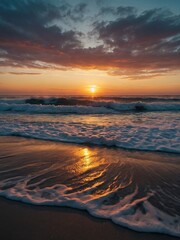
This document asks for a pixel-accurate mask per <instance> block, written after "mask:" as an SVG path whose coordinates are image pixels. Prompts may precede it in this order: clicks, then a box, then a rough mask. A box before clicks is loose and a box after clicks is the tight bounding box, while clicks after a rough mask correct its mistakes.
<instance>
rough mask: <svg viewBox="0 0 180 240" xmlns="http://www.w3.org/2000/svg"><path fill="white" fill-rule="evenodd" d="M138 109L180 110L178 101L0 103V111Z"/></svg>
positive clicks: (62, 112) (116, 110) (56, 112)
mask: <svg viewBox="0 0 180 240" xmlns="http://www.w3.org/2000/svg"><path fill="white" fill-rule="evenodd" d="M133 111H135V112H138V111H140V112H141V111H151V112H153V111H180V103H136V102H135V103H117V102H94V103H93V104H92V105H68V106H67V105H58V106H56V105H48V104H47V105H42V104H29V103H24V104H22V103H19V104H15V103H11V104H10V103H0V112H25V113H36V114H46V113H47V114H67V113H73V114H118V113H121V112H133Z"/></svg>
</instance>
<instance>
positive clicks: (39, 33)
mask: <svg viewBox="0 0 180 240" xmlns="http://www.w3.org/2000/svg"><path fill="white" fill-rule="evenodd" d="M87 8H88V6H87V4H85V3H80V4H77V5H73V6H71V5H70V4H68V3H66V2H63V3H61V4H60V5H54V4H53V3H50V1H49V3H48V2H47V1H46V2H45V1H35V0H31V1H28V0H24V1H23V0H9V1H7V0H6V1H5V0H1V1H0V57H1V66H11V67H30V68H37V69H48V68H52V69H62V67H66V68H86V69H103V70H106V71H108V72H109V74H111V75H124V76H129V77H130V78H131V76H134V79H136V77H137V78H138V77H139V78H141V77H143V78H146V77H152V76H157V75H160V74H163V73H166V72H167V71H170V70H177V69H179V57H180V16H176V15H174V14H172V13H171V12H169V11H165V10H162V9H153V10H149V11H145V12H143V13H141V14H137V12H136V9H135V8H133V7H121V6H119V7H118V8H117V9H115V8H104V7H103V8H101V10H100V15H101V16H104V15H106V14H109V13H110V14H112V15H113V18H112V19H111V21H108V20H107V18H106V17H105V16H104V17H103V19H102V20H101V21H100V20H98V21H96V22H95V23H94V24H92V27H93V28H94V29H93V31H92V29H89V31H90V30H91V31H92V32H91V34H92V33H93V36H96V37H97V42H98V40H100V41H101V45H97V46H96V45H95V46H94V47H91V48H85V47H83V44H82V42H81V37H84V36H85V34H84V33H83V32H82V30H81V31H80V30H79V28H78V22H80V21H81V22H82V21H83V19H85V17H86V15H85V14H86V12H87V11H88V9H87ZM100 15H99V16H100ZM95 20H96V19H95ZM67 21H71V23H72V22H74V24H75V25H74V26H76V29H78V32H77V31H76V30H74V29H75V28H74V29H70V30H64V29H65V28H64V24H65V23H67ZM88 24H89V23H88ZM68 26H69V27H70V26H72V25H71V24H69V25H68ZM72 28H73V27H72ZM87 42H88V39H87ZM132 78H133V77H132Z"/></svg>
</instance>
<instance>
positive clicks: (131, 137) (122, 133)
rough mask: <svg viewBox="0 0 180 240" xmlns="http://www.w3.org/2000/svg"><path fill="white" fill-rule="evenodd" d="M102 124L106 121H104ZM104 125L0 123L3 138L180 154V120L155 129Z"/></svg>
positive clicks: (64, 122) (83, 123)
mask: <svg viewBox="0 0 180 240" xmlns="http://www.w3.org/2000/svg"><path fill="white" fill-rule="evenodd" d="M102 121H103V119H102ZM124 121H126V123H124V124H123V123H122V125H121V126H119V125H115V124H114V125H111V124H110V125H104V124H101V123H99V124H96V123H94V124H93V123H85V122H76V121H75V122H73V121H71V122H68V120H66V119H65V120H64V121H62V120H61V121H59V120H57V121H56V122H53V121H49V122H24V121H19V122H18V121H17V119H16V120H15V121H11V122H7V121H6V120H4V121H1V122H0V123H1V126H0V135H1V136H22V137H28V138H36V139H43V140H51V141H59V142H71V143H78V144H92V145H99V146H107V147H117V148H124V149H131V150H143V151H161V152H173V153H180V135H179V125H178V121H174V122H173V124H172V125H169V124H168V123H166V124H165V123H164V127H162V126H161V124H162V121H160V122H159V124H158V125H157V124H156V126H154V125H153V123H152V126H145V125H143V124H141V125H140V126H138V125H134V126H132V125H128V119H127V120H126V119H125V120H124Z"/></svg>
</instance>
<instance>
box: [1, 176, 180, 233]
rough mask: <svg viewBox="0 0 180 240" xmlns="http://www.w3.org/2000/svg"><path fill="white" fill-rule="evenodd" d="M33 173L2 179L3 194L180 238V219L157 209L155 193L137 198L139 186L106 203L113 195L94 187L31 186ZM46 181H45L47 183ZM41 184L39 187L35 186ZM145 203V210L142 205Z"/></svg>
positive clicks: (144, 230)
mask: <svg viewBox="0 0 180 240" xmlns="http://www.w3.org/2000/svg"><path fill="white" fill-rule="evenodd" d="M30 180H31V176H28V177H26V178H23V177H14V178H11V179H8V180H7V181H1V182H0V188H1V190H0V195H1V196H4V197H6V198H9V199H13V200H19V201H22V202H25V203H31V204H35V205H50V206H66V207H72V208H78V209H84V210H87V211H88V212H89V213H90V214H91V215H93V216H95V217H100V218H105V219H111V220H112V221H113V222H114V223H116V224H119V225H121V226H124V227H128V228H130V229H133V230H136V231H143V232H159V233H166V234H170V235H174V236H179V237H180V224H179V221H180V218H179V216H171V215H168V214H167V213H165V212H162V211H161V210H159V209H157V208H156V207H155V206H153V205H152V204H151V203H150V202H149V198H150V197H152V196H153V193H149V194H148V195H147V196H145V197H140V198H137V194H138V188H136V189H135V190H134V192H132V193H131V194H128V195H127V196H125V197H124V198H122V199H121V201H119V202H118V203H116V204H112V205H111V204H110V205H104V204H102V203H103V201H104V200H106V199H108V198H109V197H110V196H111V195H112V194H113V191H112V192H111V193H107V194H104V195H103V196H101V195H97V196H93V195H92V194H90V192H91V191H92V190H93V188H91V191H90V190H85V191H80V192H72V193H69V192H71V191H72V188H71V187H67V186H65V185H62V184H56V185H53V186H52V187H44V188H39V187H38V184H40V183H41V182H38V184H35V185H34V186H33V187H34V190H29V189H28V188H27V184H28V182H29V181H30ZM44 181H45V180H42V182H44ZM36 185H37V188H35V186H36ZM138 206H142V208H143V212H142V210H141V208H139V207H138Z"/></svg>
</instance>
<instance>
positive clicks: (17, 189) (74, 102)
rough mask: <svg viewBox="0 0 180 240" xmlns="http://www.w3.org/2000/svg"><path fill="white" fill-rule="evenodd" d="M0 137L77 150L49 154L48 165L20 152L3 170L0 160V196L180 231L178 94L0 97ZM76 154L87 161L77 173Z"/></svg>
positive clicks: (140, 226) (138, 225) (142, 226)
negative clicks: (76, 146) (67, 155)
mask: <svg viewBox="0 0 180 240" xmlns="http://www.w3.org/2000/svg"><path fill="white" fill-rule="evenodd" d="M0 135H1V136H19V137H25V138H32V139H41V140H51V141H54V142H68V143H69V144H70V143H75V144H80V145H79V151H80V152H81V151H82V156H81V157H80V158H76V157H75V155H76V154H75V153H73V154H72V156H71V157H70V158H68V159H66V160H63V162H61V161H60V160H59V158H58V157H57V156H54V157H53V155H52V156H51V159H53V161H54V162H53V164H52V162H51V164H52V165H48V164H50V163H49V162H48V164H47V162H46V161H45V160H44V164H45V165H43V164H42V162H39V161H38V162H36V161H34V160H28V161H27V162H26V161H24V159H23V158H22V156H21V157H20V160H21V161H19V162H18V164H17V163H14V165H13V164H12V161H10V164H8V163H7V162H6V165H7V166H6V168H5V169H4V158H1V163H2V168H0V173H1V176H2V177H1V179H0V189H1V190H0V193H1V195H2V196H7V197H9V198H12V199H18V200H23V201H26V202H31V203H34V204H45V205H58V206H71V207H76V208H82V209H86V210H88V211H89V212H90V213H91V214H92V215H95V216H98V217H103V218H109V219H112V221H114V222H115V223H117V224H120V225H123V226H127V227H129V228H132V229H135V230H139V231H154V232H162V233H168V234H172V235H176V236H180V208H179V202H180V187H179V186H180V177H179V175H180V155H179V154H180V98H179V97H178V96H148V97H147V96H146V97H129V96H124V97H104V98H95V99H89V98H87V97H69V98H67V97H66V98H58V97H44V98H42V97H41V98H29V97H21V98H19V97H14V98H12V97H11V98H9V97H2V98H1V99H0ZM67 145H68V144H67ZM65 146H66V145H65ZM68 146H69V145H68ZM71 146H73V145H72V144H71ZM80 146H81V147H80ZM90 146H96V147H94V148H93V147H90ZM39 148H40V146H39ZM64 148H66V147H64ZM40 149H41V148H40ZM56 149H57V148H56ZM118 149H119V150H118ZM121 149H125V150H121ZM2 150H3V149H2ZM2 150H1V152H2ZM123 151H125V152H123ZM126 151H127V152H126ZM129 151H130V153H129ZM52 152H53V151H52ZM134 152H136V154H137V153H138V157H133V156H134ZM123 154H124V155H123ZM136 154H135V156H136ZM144 154H145V155H144ZM166 154H167V155H166ZM149 156H151V157H149ZM82 158H83V159H85V158H88V159H90V160H88V161H90V162H92V163H91V164H89V166H88V167H87V168H83V171H81V172H78V171H76V169H77V168H76V167H75V166H77V165H78V164H82V162H81V161H82ZM25 159H26V157H25ZM147 159H148V160H147ZM163 159H165V160H163ZM145 160H147V161H145ZM31 161H33V163H32V162H31ZM79 161H80V163H79ZM46 164H47V165H48V166H47V165H46ZM32 166H34V167H33V168H32ZM62 166H63V167H62ZM22 169H23V170H22ZM24 169H26V170H27V172H26V174H24ZM67 169H71V170H72V169H74V170H73V171H70V173H69V172H68V171H67ZM14 172H16V174H15V175H14ZM12 173H13V174H12ZM61 176H63V177H62V178H61ZM59 178H60V179H61V180H60V181H59V180H58V181H57V179H59ZM48 179H51V180H50V182H51V184H50V185H49V182H48V181H49V180H48ZM52 179H53V180H52ZM47 183H48V184H47Z"/></svg>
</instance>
